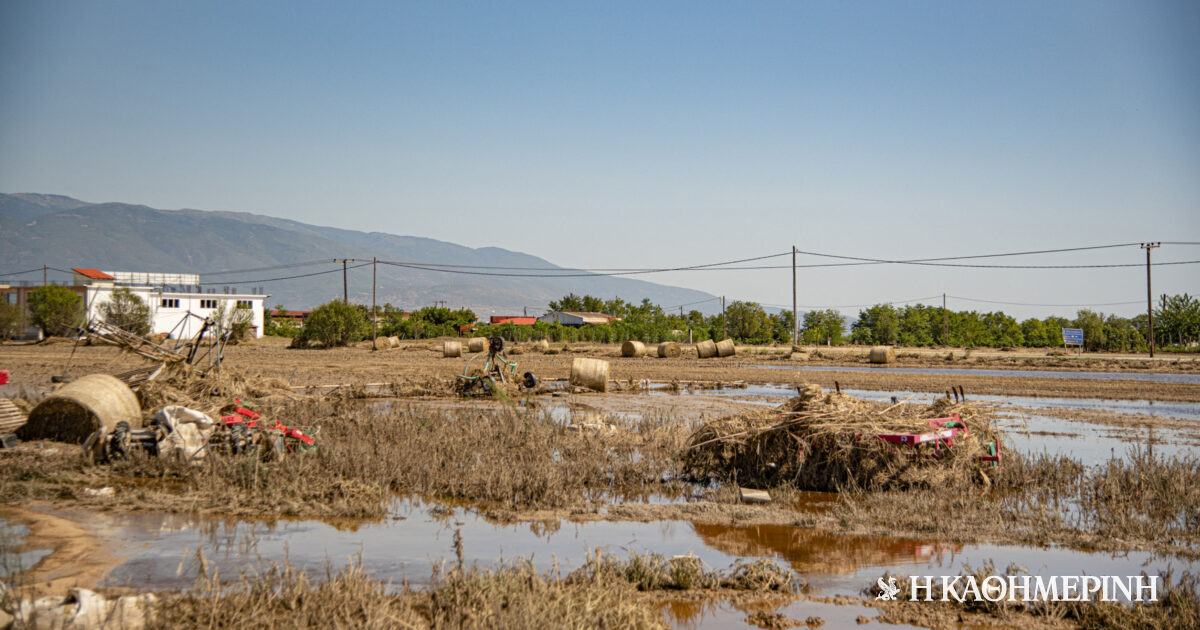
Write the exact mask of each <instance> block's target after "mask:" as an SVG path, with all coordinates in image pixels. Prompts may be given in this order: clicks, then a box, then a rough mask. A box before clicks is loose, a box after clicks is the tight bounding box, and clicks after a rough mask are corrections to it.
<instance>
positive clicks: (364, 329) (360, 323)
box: [296, 300, 371, 348]
mask: <svg viewBox="0 0 1200 630" xmlns="http://www.w3.org/2000/svg"><path fill="white" fill-rule="evenodd" d="M370 332H371V324H370V323H369V322H368V321H367V318H366V316H365V315H364V314H363V311H362V309H360V308H356V307H354V306H351V305H349V304H346V303H345V302H343V301H341V300H334V301H332V302H328V303H326V304H322V305H320V306H318V307H317V308H315V309H313V312H312V315H309V317H308V320H306V321H305V322H304V328H303V329H302V330H301V331H300V334H299V335H297V337H296V340H297V342H296V343H297V345H301V346H303V345H306V344H309V343H312V342H319V343H321V344H322V345H324V346H325V347H326V348H332V347H334V346H345V345H349V344H351V343H355V342H357V341H362V340H363V338H365V337H366V336H367V335H368V334H370Z"/></svg>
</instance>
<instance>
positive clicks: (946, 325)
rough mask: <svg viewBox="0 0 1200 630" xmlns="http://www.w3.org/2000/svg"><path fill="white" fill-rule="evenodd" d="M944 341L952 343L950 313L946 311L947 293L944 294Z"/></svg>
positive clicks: (947, 343)
mask: <svg viewBox="0 0 1200 630" xmlns="http://www.w3.org/2000/svg"><path fill="white" fill-rule="evenodd" d="M942 343H944V344H946V345H947V346H948V345H950V315H948V314H947V313H946V294H945V293H943V294H942Z"/></svg>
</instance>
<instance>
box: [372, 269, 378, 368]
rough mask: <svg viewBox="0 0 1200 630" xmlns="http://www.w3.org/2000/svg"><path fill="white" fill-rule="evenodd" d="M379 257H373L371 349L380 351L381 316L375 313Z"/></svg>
mask: <svg viewBox="0 0 1200 630" xmlns="http://www.w3.org/2000/svg"><path fill="white" fill-rule="evenodd" d="M378 266H379V257H378V256H372V257H371V349H372V350H378V349H379V347H378V346H376V345H375V343H376V342H375V340H376V339H377V338H378V337H379V315H378V314H377V313H376V312H375V278H376V271H377V267H378Z"/></svg>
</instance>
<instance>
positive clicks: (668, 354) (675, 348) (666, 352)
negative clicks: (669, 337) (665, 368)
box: [658, 341, 683, 359]
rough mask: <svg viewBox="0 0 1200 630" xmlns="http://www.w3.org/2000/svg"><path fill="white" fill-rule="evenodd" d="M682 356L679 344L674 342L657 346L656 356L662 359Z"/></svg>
mask: <svg viewBox="0 0 1200 630" xmlns="http://www.w3.org/2000/svg"><path fill="white" fill-rule="evenodd" d="M681 354H683V351H681V350H680V349H679V344H677V343H675V342H674V341H664V342H662V343H660V344H658V356H659V358H662V359H673V358H675V357H677V356H679V355H681Z"/></svg>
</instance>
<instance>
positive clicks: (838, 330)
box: [803, 308, 846, 345]
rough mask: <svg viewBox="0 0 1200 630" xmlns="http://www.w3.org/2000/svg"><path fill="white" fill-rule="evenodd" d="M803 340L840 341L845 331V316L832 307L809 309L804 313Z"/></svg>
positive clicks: (836, 343)
mask: <svg viewBox="0 0 1200 630" xmlns="http://www.w3.org/2000/svg"><path fill="white" fill-rule="evenodd" d="M803 331H804V342H805V343H829V344H833V345H838V344H841V343H842V335H844V334H845V331H846V318H845V317H843V316H842V314H841V313H839V312H837V311H836V310H834V309H831V308H830V309H825V310H823V311H809V312H807V313H805V314H804V324H803Z"/></svg>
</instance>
